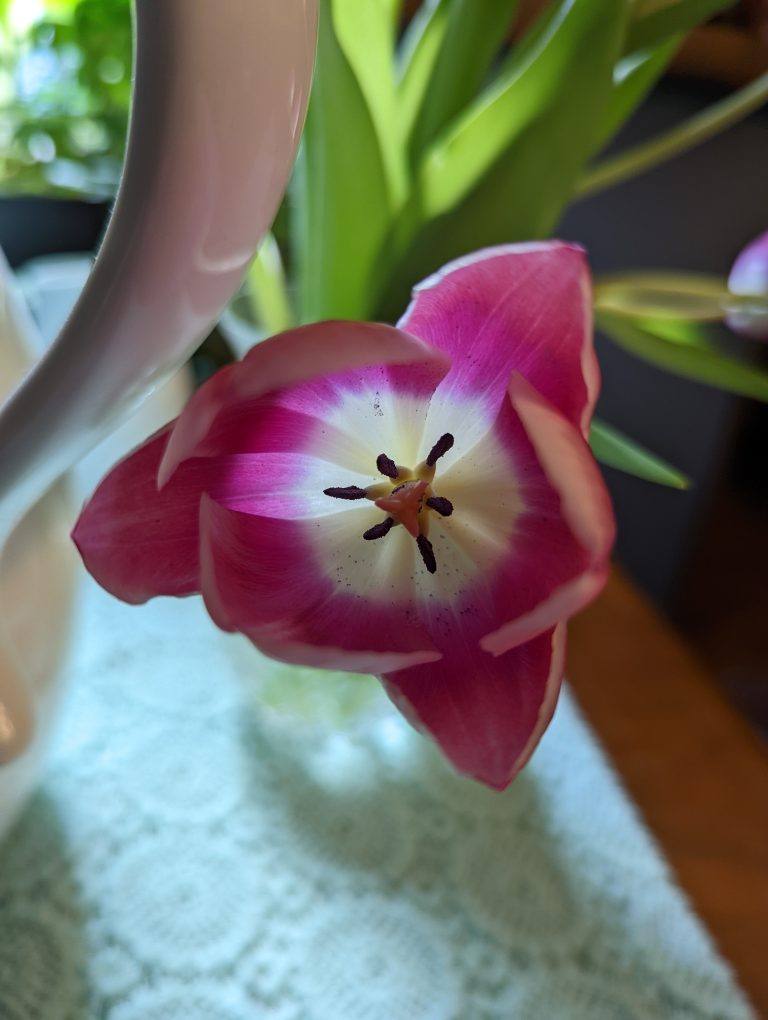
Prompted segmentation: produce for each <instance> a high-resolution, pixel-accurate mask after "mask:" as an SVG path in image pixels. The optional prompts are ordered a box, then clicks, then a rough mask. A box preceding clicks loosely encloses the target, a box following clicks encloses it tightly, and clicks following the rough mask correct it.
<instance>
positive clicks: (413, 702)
mask: <svg viewBox="0 0 768 1020" xmlns="http://www.w3.org/2000/svg"><path fill="white" fill-rule="evenodd" d="M564 664H565V626H564V625H560V626H559V627H557V628H554V629H553V630H550V631H547V632H546V633H544V634H541V635H540V636H539V637H537V638H535V639H534V640H532V641H529V642H527V643H526V644H524V645H519V646H518V647H516V648H513V649H512V650H511V651H508V652H506V653H505V654H504V655H500V656H498V657H493V656H491V655H488V654H484V653H482V652H478V651H477V649H476V648H475V647H472V645H471V644H467V643H465V642H464V641H463V640H462V635H461V633H460V632H458V633H457V635H456V641H455V642H454V644H453V647H452V648H451V650H450V651H448V650H447V649H446V651H445V656H444V658H443V659H442V660H440V661H439V662H436V663H430V664H427V665H422V666H416V667H413V668H411V669H403V670H399V671H398V672H395V673H388V674H387V675H386V676H384V677H382V679H383V682H384V684H385V686H386V689H387V693H388V694H389V696H390V698H391V699H392V701H393V702H394V703H395V705H397V707H398V708H399V709H400V710H401V711H402V712H403V714H404V715H405V716H406V718H407V719H408V720H409V721H410V722H411V723H413V725H414V726H416V728H417V729H419V730H421V731H422V732H425V733H427V734H429V735H430V736H432V738H433V739H434V740H435V741H436V742H437V744H438V746H439V747H440V750H441V751H442V752H443V754H444V755H445V756H446V757H447V758H448V759H449V761H450V762H451V763H452V764H453V766H454V767H455V768H456V769H458V771H459V772H462V773H464V774H465V775H468V776H471V777H473V778H474V779H478V780H480V782H482V783H485V784H486V785H487V786H491V787H493V788H494V789H497V790H503V789H504V788H505V787H506V786H508V785H509V783H511V781H512V780H513V779H514V777H515V776H516V775H517V773H518V772H519V771H520V769H521V768H522V767H523V766H524V765H525V763H526V762H527V761H528V758H529V757H530V755H531V754H532V752H533V750H534V748H535V747H536V744H537V743H538V742H539V739H540V738H541V736H542V734H543V732H544V730H545V729H546V728H547V725H548V724H549V721H550V720H551V718H552V714H553V712H554V710H555V705H556V703H557V697H558V694H559V692H560V685H561V682H562V678H563V669H564Z"/></svg>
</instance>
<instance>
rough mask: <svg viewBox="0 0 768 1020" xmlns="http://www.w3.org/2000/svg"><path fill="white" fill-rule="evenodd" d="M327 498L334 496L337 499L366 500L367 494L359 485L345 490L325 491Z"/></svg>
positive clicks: (347, 487) (350, 486) (349, 486)
mask: <svg viewBox="0 0 768 1020" xmlns="http://www.w3.org/2000/svg"><path fill="white" fill-rule="evenodd" d="M323 492H324V493H325V495H326V496H333V497H335V498H336V499H365V497H366V496H367V492H366V491H365V489H361V488H360V486H359V485H347V486H346V487H344V488H340V489H339V488H337V489H323Z"/></svg>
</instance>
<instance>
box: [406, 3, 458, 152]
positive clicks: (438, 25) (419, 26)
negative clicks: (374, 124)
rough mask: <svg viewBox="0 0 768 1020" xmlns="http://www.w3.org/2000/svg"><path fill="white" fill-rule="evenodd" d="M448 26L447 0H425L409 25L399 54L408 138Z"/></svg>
mask: <svg viewBox="0 0 768 1020" xmlns="http://www.w3.org/2000/svg"><path fill="white" fill-rule="evenodd" d="M447 28H448V4H447V3H446V2H445V0H437V2H424V3H422V4H421V6H420V7H419V8H418V10H417V11H416V13H415V14H414V16H413V18H412V19H411V21H410V24H409V25H408V28H407V29H406V32H405V35H404V36H403V40H402V43H401V44H400V49H399V54H398V68H399V78H398V85H397V105H398V118H399V120H400V127H401V131H402V137H403V138H408V137H410V135H411V132H412V131H413V125H414V123H415V121H416V117H417V116H418V113H419V110H420V109H421V104H422V102H423V100H424V95H425V93H426V91H427V87H428V85H429V82H430V80H431V77H432V71H433V68H434V66H435V61H436V60H437V55H438V53H439V52H440V47H441V46H442V44H443V39H444V38H445V33H446V30H447Z"/></svg>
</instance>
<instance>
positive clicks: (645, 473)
mask: <svg viewBox="0 0 768 1020" xmlns="http://www.w3.org/2000/svg"><path fill="white" fill-rule="evenodd" d="M589 445H590V446H591V447H592V452H593V453H594V455H595V457H596V459H597V460H599V461H600V463H601V464H605V465H606V467H612V468H616V469H618V470H619V471H624V472H625V473H626V474H629V475H634V476H635V477H636V478H643V479H645V481H647V482H656V483H657V484H658V485H667V486H669V487H670V488H672V489H687V488H688V487H689V486H690V484H691V480H690V478H688V477H687V475H684V474H683V473H682V471H678V469H677V468H676V467H673V466H672V464H670V463H669V462H668V461H666V460H664V458H663V457H659V456H658V455H657V454H655V453H651V452H650V450H646V449H645V447H643V446H641V445H640V444H639V443H637V442H635V440H634V439H630V438H629V436H626V435H624V433H623V432H619V430H618V429H616V428H614V427H613V425H608V424H606V423H605V422H602V421H598V420H597V419H595V420H594V421H593V422H592V428H591V431H590V434H589Z"/></svg>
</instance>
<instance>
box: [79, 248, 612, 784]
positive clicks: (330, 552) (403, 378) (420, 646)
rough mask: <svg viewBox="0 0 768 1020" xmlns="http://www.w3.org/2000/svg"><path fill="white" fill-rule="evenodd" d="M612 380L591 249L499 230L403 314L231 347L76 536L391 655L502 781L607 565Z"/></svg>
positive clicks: (140, 598)
mask: <svg viewBox="0 0 768 1020" xmlns="http://www.w3.org/2000/svg"><path fill="white" fill-rule="evenodd" d="M598 384H599V374H598V368H597V362H596V359H595V354H594V350H593V346H592V326H591V291H590V282H589V274H588V269H587V266H586V260H585V258H584V255H583V252H582V251H581V250H580V249H579V248H576V247H574V246H571V245H566V244H563V243H560V242H546V243H534V244H527V245H514V246H506V247H499V248H492V249H488V250H485V251H481V252H478V253H477V254H475V255H472V256H469V257H467V258H464V259H461V260H459V261H457V262H454V263H452V264H450V265H448V266H446V267H445V268H444V269H443V270H441V271H440V272H439V273H437V274H436V275H435V276H433V277H431V278H430V279H428V280H426V281H425V282H424V283H422V284H420V285H419V286H418V287H417V288H416V290H415V293H414V298H413V301H412V303H411V305H410V307H409V308H408V310H407V312H406V313H405V316H404V317H403V319H402V320H401V322H400V323H399V325H398V327H397V328H395V327H391V326H386V325H380V324H372V323H356V322H320V323H316V324H314V325H308V326H302V327H300V328H298V329H294V330H290V331H289V332H286V333H283V334H282V335H280V336H276V337H273V338H272V339H270V340H267V341H265V342H264V343H262V344H259V345H258V346H257V347H255V348H254V349H253V350H252V351H251V352H250V353H249V354H248V355H247V356H246V357H245V358H244V359H243V360H242V361H241V362H238V363H236V364H233V365H230V366H228V367H226V368H224V369H223V370H222V371H220V372H219V373H217V374H216V375H215V376H214V377H213V378H212V379H210V380H209V381H208V382H207V383H206V384H205V385H204V386H202V387H201V389H200V390H198V391H197V393H196V394H195V395H194V396H193V397H192V399H191V400H190V402H189V404H188V405H187V407H186V408H185V410H184V412H183V413H182V414H181V416H180V417H179V418H178V419H177V420H176V421H175V422H174V423H172V424H170V425H169V426H167V427H166V428H165V429H163V430H162V431H161V432H160V433H158V434H156V435H155V436H154V437H152V438H151V439H149V440H148V441H147V442H146V443H145V444H144V445H143V446H141V447H139V448H138V449H137V450H136V451H134V452H133V453H132V454H130V455H129V456H128V457H127V458H126V459H125V460H123V461H122V462H121V463H119V464H118V465H117V466H116V467H115V468H114V469H113V471H112V472H111V473H110V474H109V475H108V476H107V477H106V479H105V480H104V481H103V482H102V483H101V485H100V486H99V488H98V490H97V491H96V493H95V495H94V496H93V498H92V499H91V501H90V502H89V503H88V505H87V506H86V507H85V509H84V511H83V514H82V516H81V517H80V520H79V522H78V524H77V526H76V529H75V532H74V538H75V541H76V543H77V545H78V547H79V549H80V551H81V553H82V556H83V559H84V560H85V564H86V566H87V568H88V569H89V570H90V572H91V573H92V574H93V576H94V577H95V578H96V580H97V581H98V582H99V583H100V584H101V585H103V587H105V588H106V589H107V590H108V591H110V592H112V593H113V594H114V595H116V596H118V597H119V598H121V599H123V600H125V601H127V602H132V603H139V602H144V601H145V600H147V599H149V598H151V597H153V596H155V595H177V596H181V595H191V594H194V593H197V592H200V593H202V596H203V598H204V600H205V604H206V606H207V608H208V610H209V612H210V614H211V616H212V617H213V619H214V620H215V621H216V623H217V624H218V625H219V626H221V627H223V628H224V629H226V630H232V631H241V632H242V633H244V634H245V635H247V636H248V637H249V638H250V640H251V641H252V642H253V643H254V644H255V645H256V646H257V647H258V648H259V649H260V650H261V651H263V652H265V653H266V654H267V655H270V656H273V657H274V658H276V659H280V660H283V661H285V662H289V663H298V664H301V665H310V666H318V667H325V668H333V669H342V670H350V671H353V672H358V673H375V674H377V675H378V676H379V677H380V678H381V680H382V681H383V683H384V685H385V687H386V690H387V692H388V693H389V695H390V697H391V698H392V700H393V701H394V703H395V704H396V705H397V707H398V708H399V709H401V711H402V712H403V713H404V714H405V715H406V716H407V718H408V719H409V720H410V721H411V722H413V723H414V725H416V726H417V727H418V728H419V729H421V730H423V731H425V732H427V733H429V734H431V735H432V737H433V738H434V739H435V740H436V741H437V743H438V745H439V746H440V748H441V749H442V751H443V753H444V754H445V755H446V756H447V757H448V758H449V759H450V761H451V762H452V763H453V765H454V766H455V767H456V768H457V769H459V770H460V771H461V772H464V773H467V774H468V775H471V776H474V777H475V778H477V779H479V780H481V781H482V782H484V783H487V784H488V785H489V786H493V787H496V788H499V789H503V788H504V787H505V786H506V785H507V784H508V783H509V782H510V781H511V780H512V779H513V778H514V776H515V775H516V773H517V772H518V771H519V770H520V769H521V768H522V766H523V765H524V764H525V762H526V761H527V760H528V758H529V756H530V755H531V753H532V751H533V749H534V747H535V746H536V744H537V742H538V740H539V738H540V737H541V735H542V733H543V732H544V730H545V728H546V726H547V724H548V723H549V721H550V719H551V717H552V713H553V711H554V708H555V703H556V700H557V695H558V691H559V688H560V684H561V680H562V675H563V664H564V651H565V621H566V619H567V618H568V617H569V616H570V615H571V614H573V613H574V612H575V611H576V610H578V609H579V608H580V607H582V606H583V605H584V604H585V603H586V602H587V601H589V600H590V599H592V598H593V597H594V596H595V595H596V594H597V592H598V591H599V590H600V589H601V587H602V586H603V584H604V582H605V579H606V575H607V570H608V556H609V553H610V549H611V545H612V542H613V537H614V522H613V515H612V512H611V507H610V502H609V498H608V495H607V492H606V489H605V486H604V484H603V481H602V478H601V475H600V472H599V470H598V468H597V465H596V464H595V461H594V459H593V457H592V455H591V452H590V449H589V446H588V444H587V441H586V436H587V433H588V429H589V423H590V418H591V415H592V410H593V407H594V402H595V399H596V396H597V390H598ZM318 683H322V677H321V676H318Z"/></svg>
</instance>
